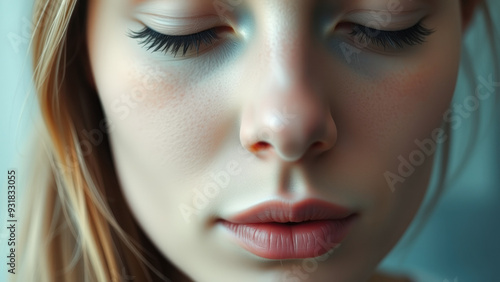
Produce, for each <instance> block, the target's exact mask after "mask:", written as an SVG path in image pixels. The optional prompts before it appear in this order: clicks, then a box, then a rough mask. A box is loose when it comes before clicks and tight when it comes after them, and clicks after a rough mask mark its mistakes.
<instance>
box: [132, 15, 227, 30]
mask: <svg viewBox="0 0 500 282" xmlns="http://www.w3.org/2000/svg"><path fill="white" fill-rule="evenodd" d="M137 19H138V20H139V21H140V22H141V23H142V24H144V25H145V26H148V27H150V28H151V29H152V30H154V31H156V32H158V33H161V34H168V35H172V36H183V35H190V34H194V33H198V32H202V31H204V30H207V29H210V28H214V27H216V26H218V25H220V24H221V21H220V18H219V17H215V16H203V17H170V16H166V15H160V14H154V13H146V12H141V13H138V14H137Z"/></svg>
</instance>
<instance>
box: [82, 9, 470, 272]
mask: <svg viewBox="0 0 500 282" xmlns="http://www.w3.org/2000/svg"><path fill="white" fill-rule="evenodd" d="M235 2H238V3H239V4H237V5H236V4H235ZM389 2H391V3H392V2H395V1H386V0H376V1H362V0H356V1H296V0H294V1H279V0H271V1H263V0H262V1H260V0H259V1H233V2H231V3H232V4H231V3H229V2H227V3H226V4H227V5H230V6H229V7H230V8H231V9H227V10H225V11H224V12H221V10H220V7H219V8H217V5H215V4H214V2H213V1H204V0H192V1H186V0H172V1H121V0H105V1H96V0H93V1H90V4H89V15H88V19H87V22H88V34H87V39H88V47H89V53H90V54H89V55H90V61H91V66H92V73H93V77H94V80H95V83H96V87H97V89H98V92H99V95H100V99H101V102H102V104H103V107H104V110H105V114H106V117H107V118H108V120H109V121H110V122H111V123H112V125H113V130H112V132H111V133H110V137H111V146H112V152H113V155H114V162H115V166H116V169H117V171H118V174H119V178H120V182H121V186H122V187H121V189H122V192H123V193H124V195H125V197H126V199H127V201H128V204H129V207H130V210H131V212H132V214H133V215H134V216H135V218H136V219H137V221H138V222H139V223H140V225H141V227H142V228H143V230H144V231H145V232H146V234H148V236H149V237H150V239H151V241H152V242H153V243H154V244H155V246H156V247H157V248H158V250H159V251H160V252H161V253H162V254H163V255H164V256H165V257H166V258H168V259H169V261H171V262H172V264H173V265H175V266H176V267H177V268H179V269H180V270H182V271H183V272H184V273H186V274H187V275H188V276H189V279H192V280H195V281H236V280H237V281H283V280H284V279H289V280H290V279H299V280H300V281H366V280H368V279H370V277H371V280H369V281H408V280H405V279H403V278H391V279H392V280H387V279H389V277H388V276H382V275H375V276H372V275H373V271H374V269H375V268H376V266H377V264H378V263H379V262H380V260H381V259H382V258H383V257H384V256H385V255H386V254H387V253H388V252H389V251H390V249H391V248H392V247H393V246H394V245H395V244H396V243H397V241H398V240H399V238H400V237H401V235H402V234H403V233H404V231H405V230H406V228H407V226H408V225H409V224H410V222H411V220H412V219H413V217H414V215H415V213H416V212H417V210H418V208H419V206H420V203H421V201H422V198H423V196H424V195H425V192H426V189H427V185H428V180H429V176H430V173H431V169H432V164H433V158H432V156H426V157H424V158H425V159H424V160H423V162H422V163H421V164H419V165H417V166H416V168H415V170H414V171H413V172H412V173H410V175H407V176H404V177H402V176H401V175H400V178H398V180H399V181H396V180H394V179H392V180H391V178H388V177H387V172H393V173H394V174H398V168H399V166H400V165H401V160H400V159H398V157H399V156H403V158H406V159H409V157H410V156H411V153H412V152H413V151H415V150H416V149H418V147H417V146H416V143H415V140H419V141H421V140H425V139H427V138H431V139H432V138H433V137H432V134H433V132H434V130H436V129H439V128H440V126H441V123H442V121H443V117H442V115H443V113H444V112H445V111H446V109H447V107H448V105H449V103H450V101H451V98H452V95H453V92H454V87H455V81H456V76H457V70H458V63H459V58H460V47H459V46H460V42H461V37H462V26H461V25H462V20H461V13H460V4H459V2H458V1H451V0H447V1H424V0H419V1H416V0H414V1H409V0H401V1H397V2H398V4H399V5H397V6H388V5H389ZM391 5H393V4H391ZM226 7H227V6H226ZM387 15H389V17H387ZM374 23H375V24H376V25H372V24H374ZM419 23H420V24H421V25H422V26H423V27H425V28H427V29H429V30H432V32H429V34H428V35H425V36H423V38H421V39H422V40H421V42H419V43H418V44H417V43H415V44H410V45H407V44H403V46H402V47H401V48H395V47H391V46H388V45H387V46H386V48H383V46H381V45H379V44H376V42H374V41H370V40H368V41H363V39H362V38H360V37H359V36H358V37H353V35H351V33H352V32H353V27H355V25H353V24H357V25H363V26H370V25H372V27H377V28H378V29H380V30H383V31H386V32H390V31H395V30H407V29H410V28H414V30H415V27H416V26H417V25H418V24H419ZM146 26H148V27H150V28H152V29H153V28H154V30H156V32H158V33H163V34H168V35H174V36H180V35H187V34H193V33H197V32H202V31H204V30H207V29H210V28H213V27H216V28H217V29H216V32H217V34H218V38H219V39H217V40H214V41H213V42H212V43H210V44H209V43H203V44H201V45H200V46H199V50H198V52H197V51H196V50H195V49H194V48H190V49H188V50H187V52H186V54H182V52H180V53H178V54H176V55H175V56H174V55H173V54H172V53H171V52H170V51H168V52H161V51H158V52H151V50H150V51H147V50H146V49H147V48H145V46H143V45H144V44H141V40H140V39H136V38H131V36H130V33H131V31H132V32H135V34H138V33H139V32H140V31H141V30H143V29H144V28H145V27H146ZM365 38H366V37H365ZM146 47H147V46H146ZM221 175H229V176H230V177H229V181H228V183H227V185H222V186H224V187H219V188H218V189H216V188H213V187H212V188H213V190H210V191H212V192H211V193H209V194H207V193H208V192H207V191H208V190H207V189H208V188H207V187H208V186H207V185H217V183H218V182H217V180H216V179H218V178H217V177H220V176H221ZM219 180H220V179H219ZM214 191H215V192H214ZM200 194H201V196H200ZM203 198H205V199H206V201H203V202H204V203H200V199H203ZM306 198H319V199H323V200H325V201H328V202H331V203H335V204H339V205H343V206H346V207H348V208H349V209H351V210H353V211H355V212H356V213H357V214H358V215H359V218H358V220H357V221H356V222H355V223H354V224H353V226H352V228H351V230H350V231H349V234H348V235H347V237H346V238H345V240H344V241H343V242H342V245H341V247H339V248H338V249H336V250H335V252H334V253H333V254H332V255H331V256H329V257H328V258H327V259H326V260H324V261H319V259H318V258H310V259H312V260H317V266H316V267H314V271H306V270H305V269H307V268H304V266H303V264H302V263H303V262H301V261H297V260H291V261H280V260H268V259H263V258H260V257H258V256H255V255H253V254H251V253H249V252H247V251H246V250H244V249H242V248H241V247H240V246H239V245H238V244H235V243H234V242H232V241H231V240H230V239H229V236H228V234H227V232H226V230H224V228H222V227H221V226H220V225H219V224H218V223H217V222H218V220H219V219H220V218H224V217H227V216H229V215H231V214H234V213H237V212H240V211H241V210H242V209H244V208H248V207H250V206H253V205H256V204H258V203H261V202H263V201H267V200H270V199H273V200H282V201H289V202H295V201H299V200H301V199H306ZM197 201H198V202H197ZM297 269H301V272H300V273H299V272H298V270H297ZM245 279H247V280H245ZM332 279H333V280H332ZM299 280H297V281H299ZM290 281H294V280H290Z"/></svg>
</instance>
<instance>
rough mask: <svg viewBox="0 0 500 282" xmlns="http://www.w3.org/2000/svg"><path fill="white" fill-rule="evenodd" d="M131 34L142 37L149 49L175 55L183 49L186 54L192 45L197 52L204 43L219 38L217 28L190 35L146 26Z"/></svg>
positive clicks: (143, 42)
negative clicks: (163, 32)
mask: <svg viewBox="0 0 500 282" xmlns="http://www.w3.org/2000/svg"><path fill="white" fill-rule="evenodd" d="M129 36H130V37H131V38H134V39H142V40H141V41H140V42H139V43H140V44H142V45H144V46H145V47H146V48H147V50H148V51H149V50H153V51H152V52H157V51H161V52H165V53H166V52H168V51H170V52H171V53H172V55H174V57H175V56H176V55H177V53H179V51H180V50H181V49H182V56H184V55H186V53H187V51H188V50H189V48H190V47H192V46H194V47H195V48H196V53H198V50H199V48H200V45H201V44H202V43H205V44H207V45H210V44H212V41H213V40H216V39H218V37H217V32H216V31H215V28H212V29H208V30H205V31H202V32H198V33H194V34H188V35H175V36H174V35H166V34H162V33H159V32H156V31H154V30H152V29H151V28H149V27H145V28H144V29H143V30H141V31H138V32H136V31H130V34H129Z"/></svg>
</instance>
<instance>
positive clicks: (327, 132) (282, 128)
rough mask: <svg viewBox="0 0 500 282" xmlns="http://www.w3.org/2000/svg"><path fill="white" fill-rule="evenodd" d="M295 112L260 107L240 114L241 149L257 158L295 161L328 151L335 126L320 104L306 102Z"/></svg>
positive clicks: (332, 143)
mask: <svg viewBox="0 0 500 282" xmlns="http://www.w3.org/2000/svg"><path fill="white" fill-rule="evenodd" d="M296 108H297V113H291V112H283V111H282V112H279V111H276V110H275V109H273V110H269V109H265V108H260V109H259V111H253V114H249V115H247V116H246V117H244V119H243V121H242V130H241V132H240V139H241V142H242V144H243V146H244V147H245V148H247V150H248V151H250V152H251V153H253V154H256V155H258V156H260V157H267V158H272V157H276V158H279V159H281V160H282V161H285V162H296V161H298V160H300V159H303V158H306V157H315V156H318V155H321V154H322V153H323V152H326V151H328V150H330V149H331V148H332V147H333V146H334V145H335V142H336V139H337V131H336V126H335V123H334V121H333V118H332V117H331V115H330V113H329V111H325V108H324V107H323V110H322V109H321V108H322V106H319V105H318V106H314V107H311V105H306V104H305V103H303V104H302V105H301V106H300V107H296Z"/></svg>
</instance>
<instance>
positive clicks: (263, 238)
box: [222, 215, 354, 259]
mask: <svg viewBox="0 0 500 282" xmlns="http://www.w3.org/2000/svg"><path fill="white" fill-rule="evenodd" d="M353 219H354V216H353V215H351V216H349V217H346V218H343V219H336V220H318V221H306V222H303V223H297V224H293V225H288V224H283V223H276V222H269V223H251V224H236V223H232V222H228V221H222V224H223V225H224V226H225V227H226V228H227V229H228V230H229V231H230V232H231V233H232V234H233V235H234V237H235V238H236V239H237V241H238V243H239V244H240V245H241V246H242V247H243V248H245V249H246V250H247V251H249V252H251V253H253V254H255V255H257V256H259V257H263V258H267V259H302V258H313V257H317V256H321V255H324V254H326V253H327V252H328V251H330V250H332V249H333V248H335V247H337V246H338V245H339V244H340V242H342V240H343V239H344V238H345V237H346V236H347V233H348V231H349V228H350V226H351V223H352V221H353Z"/></svg>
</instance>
